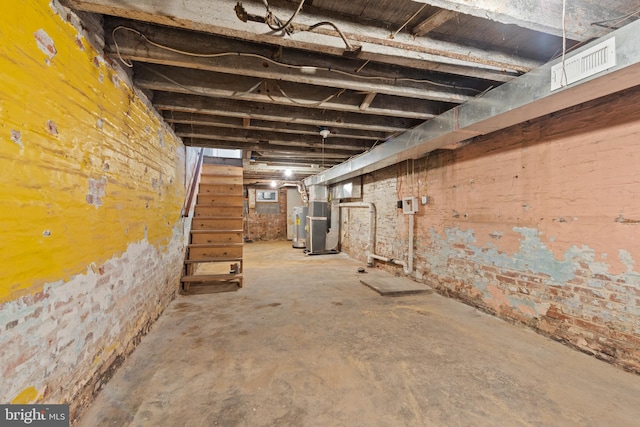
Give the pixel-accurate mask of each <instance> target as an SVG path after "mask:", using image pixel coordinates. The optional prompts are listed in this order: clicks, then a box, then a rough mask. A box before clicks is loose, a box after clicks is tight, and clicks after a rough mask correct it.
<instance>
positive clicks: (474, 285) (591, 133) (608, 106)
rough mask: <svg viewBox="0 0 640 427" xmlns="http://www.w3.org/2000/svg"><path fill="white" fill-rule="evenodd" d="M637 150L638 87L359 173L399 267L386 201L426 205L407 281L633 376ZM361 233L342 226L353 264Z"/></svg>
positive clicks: (380, 236)
mask: <svg viewBox="0 0 640 427" xmlns="http://www.w3.org/2000/svg"><path fill="white" fill-rule="evenodd" d="M639 141H640V88H637V89H634V90H628V91H626V92H624V93H622V94H619V95H616V96H611V97H608V98H605V99H600V100H597V101H594V102H591V103H589V104H586V105H583V106H580V107H576V108H573V109H570V110H567V111H564V112H561V113H557V114H554V115H551V116H549V117H545V118H541V119H537V120H534V121H531V122H528V123H525V124H522V125H518V126H514V127H511V128H509V129H506V130H503V131H500V132H496V133H494V134H491V135H486V136H483V137H479V138H476V139H475V140H474V141H473V142H472V143H470V144H468V145H467V146H465V147H462V148H459V149H458V150H455V151H439V152H435V153H432V154H431V155H429V156H428V157H427V158H423V159H419V160H416V161H410V162H404V163H402V164H399V165H396V166H394V167H390V168H387V169H385V170H383V171H379V172H376V173H374V174H370V175H366V176H365V177H364V189H363V195H364V197H363V199H364V200H365V201H371V202H374V203H375V204H376V207H377V210H378V213H377V236H376V237H377V244H376V251H377V253H379V254H381V255H386V256H391V257H396V258H400V257H402V258H403V259H406V256H407V252H408V244H407V223H408V221H407V219H406V217H404V216H403V215H402V214H401V211H400V210H398V209H397V208H395V202H396V201H397V200H398V199H400V198H402V197H406V196H410V195H414V196H416V197H418V198H419V197H421V196H422V195H428V196H429V197H430V202H429V204H427V205H424V206H423V205H420V209H419V213H418V214H417V215H416V228H415V240H414V244H415V257H414V261H415V266H416V272H415V273H414V276H415V277H416V278H417V279H418V280H421V281H424V282H426V283H428V284H430V285H431V286H434V287H435V288H437V289H438V290H439V291H440V292H441V293H443V294H446V295H449V296H453V297H455V298H458V299H461V300H462V301H465V302H467V303H469V304H472V305H474V306H477V307H479V308H481V309H483V310H485V311H488V312H491V313H494V314H496V315H498V316H500V317H502V318H505V319H509V320H512V321H516V322H521V323H524V324H527V325H529V326H531V327H533V328H535V329H536V330H538V331H540V332H542V333H544V334H547V335H549V336H551V337H553V338H554V339H557V340H560V341H563V342H565V343H566V344H568V345H570V346H573V347H575V348H577V349H580V350H581V351H584V352H586V353H589V354H592V355H594V356H596V357H598V358H600V359H603V360H607V361H610V362H612V363H615V364H618V365H621V366H623V367H625V368H626V369H629V370H633V371H635V372H638V373H640V267H639V266H638V265H636V264H637V263H638V262H640V173H639V172H638V165H640V144H639ZM366 224H367V220H366V214H365V212H360V211H358V210H355V209H354V210H351V211H350V212H349V213H348V214H347V215H344V224H343V249H344V250H345V251H347V252H349V253H351V254H352V255H354V256H357V257H359V258H361V259H364V256H365V255H364V247H365V245H366V238H365V237H364V236H365V235H366V234H365V233H366V230H364V229H365V228H366ZM363 230H364V231H365V233H362V231H363ZM384 268H388V269H390V270H394V271H396V272H399V273H400V272H401V271H400V270H401V268H399V267H394V266H385V267H384Z"/></svg>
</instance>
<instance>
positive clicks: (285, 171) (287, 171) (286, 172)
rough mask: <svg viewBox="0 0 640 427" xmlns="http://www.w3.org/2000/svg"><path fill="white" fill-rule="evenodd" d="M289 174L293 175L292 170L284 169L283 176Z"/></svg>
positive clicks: (289, 175) (288, 176)
mask: <svg viewBox="0 0 640 427" xmlns="http://www.w3.org/2000/svg"><path fill="white" fill-rule="evenodd" d="M291 175H293V172H291V169H285V170H284V176H286V177H287V178H290V177H291Z"/></svg>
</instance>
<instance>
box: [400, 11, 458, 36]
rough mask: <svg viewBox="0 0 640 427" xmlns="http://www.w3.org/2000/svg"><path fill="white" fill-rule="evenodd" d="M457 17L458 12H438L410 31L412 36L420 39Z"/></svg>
mask: <svg viewBox="0 0 640 427" xmlns="http://www.w3.org/2000/svg"><path fill="white" fill-rule="evenodd" d="M457 15H458V12H454V11H452V10H445V9H442V10H439V11H437V12H436V13H434V14H433V15H431V16H430V17H428V18H427V19H425V20H424V21H422V22H421V23H419V24H418V25H416V26H415V27H413V30H411V32H412V33H413V35H414V36H419V37H422V36H424V35H426V34H427V33H429V32H431V31H433V30H435V29H436V28H438V27H439V26H441V25H442V24H444V23H445V22H447V21H448V20H450V19H452V18H454V17H456V16H457Z"/></svg>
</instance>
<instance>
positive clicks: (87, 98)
mask: <svg viewBox="0 0 640 427" xmlns="http://www.w3.org/2000/svg"><path fill="white" fill-rule="evenodd" d="M0 70H1V73H2V77H1V78H0V195H1V197H0V232H1V234H2V238H1V239H0V271H1V272H2V282H1V283H0V303H1V302H4V301H9V300H14V299H16V298H17V297H20V296H23V295H27V294H29V293H33V292H36V291H38V290H39V289H41V287H42V285H43V284H44V283H47V282H51V281H54V280H58V279H68V278H70V277H71V276H73V275H75V274H78V273H80V272H83V271H84V270H86V268H87V266H88V265H90V264H91V263H97V264H99V263H101V262H103V261H106V260H107V259H109V258H111V257H112V256H113V255H114V254H116V253H121V252H124V251H125V249H126V247H127V244H128V243H129V242H135V241H139V240H141V239H144V238H145V237H147V238H148V240H149V242H151V243H152V244H153V245H165V244H167V243H168V240H169V239H170V237H171V236H172V227H173V226H174V223H175V222H176V220H177V219H178V215H179V210H180V207H181V204H182V201H183V195H184V193H183V191H184V190H183V175H184V172H183V170H180V169H179V168H180V165H182V164H183V160H182V161H181V158H182V156H183V150H184V149H183V146H182V144H181V142H179V141H178V140H176V138H174V137H173V136H172V135H171V134H170V133H169V132H167V130H166V129H165V128H163V126H162V125H161V124H160V122H159V120H158V119H157V118H156V117H154V116H153V115H152V114H150V111H149V108H148V107H147V106H146V105H145V103H143V102H141V101H140V100H139V99H138V98H137V97H136V96H135V95H134V93H133V92H132V90H131V88H129V87H128V86H127V85H126V84H124V83H123V82H122V81H121V79H120V77H119V76H118V74H117V73H116V72H115V71H114V70H113V69H112V68H110V67H109V66H108V65H107V64H105V62H104V60H103V59H102V57H101V56H100V55H99V53H98V52H96V51H95V50H94V49H93V48H92V47H91V46H90V45H89V44H88V43H87V41H86V40H85V39H84V38H82V37H80V36H78V33H77V31H76V29H75V28H73V27H72V26H71V25H69V24H66V23H63V22H62V19H61V17H59V16H57V15H56V11H55V10H53V9H52V8H51V7H50V6H49V1H47V0H24V1H15V2H6V5H5V6H3V10H2V13H1V14H0Z"/></svg>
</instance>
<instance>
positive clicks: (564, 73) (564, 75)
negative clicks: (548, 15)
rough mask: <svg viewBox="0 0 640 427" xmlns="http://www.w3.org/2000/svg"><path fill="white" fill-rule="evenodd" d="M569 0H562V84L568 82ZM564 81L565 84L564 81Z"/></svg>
mask: <svg viewBox="0 0 640 427" xmlns="http://www.w3.org/2000/svg"><path fill="white" fill-rule="evenodd" d="M566 12H567V0H562V77H561V78H560V86H564V85H566V84H567V82H568V81H569V79H568V78H567V69H566V67H565V57H566V55H567V26H566V21H565V19H566ZM563 81H564V85H563V84H562V82H563Z"/></svg>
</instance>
